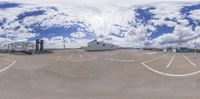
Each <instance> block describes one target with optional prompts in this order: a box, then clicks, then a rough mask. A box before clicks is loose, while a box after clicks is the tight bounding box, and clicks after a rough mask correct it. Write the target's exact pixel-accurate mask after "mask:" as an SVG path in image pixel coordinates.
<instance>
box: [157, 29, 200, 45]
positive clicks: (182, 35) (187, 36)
mask: <svg viewBox="0 0 200 99" xmlns="http://www.w3.org/2000/svg"><path fill="white" fill-rule="evenodd" d="M197 35H198V34H196V33H195V32H194V31H192V28H191V27H184V26H176V27H175V29H174V32H173V33H167V34H163V35H161V36H160V37H158V38H156V39H154V43H156V44H157V45H160V46H163V45H164V46H165V45H166V46H168V45H170V46H171V45H180V46H181V45H183V44H185V43H187V42H188V41H191V40H193V39H194V38H195V37H196V36H197Z"/></svg>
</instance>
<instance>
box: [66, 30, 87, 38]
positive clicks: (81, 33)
mask: <svg viewBox="0 0 200 99" xmlns="http://www.w3.org/2000/svg"><path fill="white" fill-rule="evenodd" d="M70 36H72V37H74V38H78V39H81V38H84V37H86V35H85V33H83V32H74V33H71V34H70Z"/></svg>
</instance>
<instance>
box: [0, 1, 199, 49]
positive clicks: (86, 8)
mask: <svg viewBox="0 0 200 99" xmlns="http://www.w3.org/2000/svg"><path fill="white" fill-rule="evenodd" d="M7 1H8V2H18V3H22V4H23V6H22V7H18V8H11V9H6V10H0V15H1V16H2V17H1V18H0V22H1V21H2V20H3V18H6V22H5V23H4V24H3V26H1V28H0V34H1V35H5V36H6V37H7V38H8V39H9V40H11V41H12V42H19V41H28V39H30V38H34V37H35V36H36V33H35V32H34V29H32V28H31V27H32V26H37V25H38V27H40V28H42V29H47V28H51V27H64V28H68V27H71V26H73V25H77V24H78V25H79V26H80V27H82V28H83V29H85V30H86V31H87V32H92V33H94V35H95V36H96V37H94V38H95V39H100V40H104V41H106V42H110V43H114V44H116V45H119V46H127V47H128V46H129V47H130V46H131V47H139V46H145V44H150V43H151V44H156V45H162V44H166V43H173V44H178V43H183V42H187V41H189V40H190V39H192V38H193V37H194V36H196V32H198V31H199V30H200V29H198V28H196V29H195V31H193V30H192V29H191V27H189V26H188V25H189V22H188V20H186V19H185V18H184V16H183V15H181V13H180V9H181V8H182V7H183V6H185V5H191V4H192V3H195V2H192V3H191V4H188V3H182V2H183V0H182V1H181V2H180V0H140V1H138V0H109V1H108V0H100V1H97V0H86V1H85V0H84V1H80V0H56V1H55V0H45V2H44V1H41V0H34V1H31V0H27V1H24V0H7ZM185 1H187V2H189V1H188V0H185ZM191 1H194V0H191ZM160 2H164V3H160ZM139 7H147V8H148V7H155V9H153V10H150V12H149V13H152V14H154V17H153V19H152V20H150V21H149V23H148V24H146V25H143V24H141V23H137V22H136V21H135V19H136V18H135V15H136V14H137V13H136V12H135V9H137V8H139ZM38 10H43V11H44V13H43V14H41V15H37V16H34V15H33V16H28V17H25V18H23V19H22V20H18V17H17V16H18V15H20V14H22V13H25V12H31V11H38ZM198 13H199V11H198V10H196V11H192V12H191V15H190V16H189V17H191V18H192V19H195V20H199V18H198V16H199V15H200V14H198ZM166 19H168V20H166ZM158 25H160V26H161V25H166V26H169V27H175V29H174V31H173V32H172V33H166V34H163V35H161V36H159V37H158V38H156V39H154V40H153V41H151V40H149V39H148V37H149V36H150V35H151V32H149V30H150V31H155V30H156V26H158ZM70 36H71V37H63V36H55V37H52V38H45V37H43V39H44V40H45V42H46V43H47V45H46V47H48V48H51V47H53V48H54V47H57V48H63V47H64V46H68V47H73V48H74V47H80V46H85V45H86V44H87V42H88V41H90V40H91V39H87V35H86V32H85V31H83V30H78V31H75V32H72V33H71V34H70ZM0 38H1V37H0ZM84 38H86V39H84ZM1 39H2V41H3V40H4V39H5V38H3V37H2V38H1ZM0 43H1V42H0Z"/></svg>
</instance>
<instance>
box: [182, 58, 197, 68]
mask: <svg viewBox="0 0 200 99" xmlns="http://www.w3.org/2000/svg"><path fill="white" fill-rule="evenodd" d="M183 57H184V58H185V59H186V60H187V61H188V62H190V64H192V65H193V66H194V67H195V66H196V64H195V63H193V62H192V61H191V60H190V59H189V58H188V57H186V56H185V55H183Z"/></svg>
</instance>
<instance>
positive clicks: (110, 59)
mask: <svg viewBox="0 0 200 99" xmlns="http://www.w3.org/2000/svg"><path fill="white" fill-rule="evenodd" d="M107 60H109V61H117V62H134V61H135V60H119V59H112V58H108V59H107Z"/></svg>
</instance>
